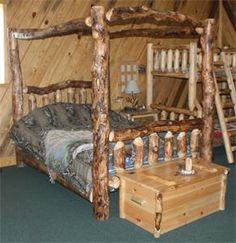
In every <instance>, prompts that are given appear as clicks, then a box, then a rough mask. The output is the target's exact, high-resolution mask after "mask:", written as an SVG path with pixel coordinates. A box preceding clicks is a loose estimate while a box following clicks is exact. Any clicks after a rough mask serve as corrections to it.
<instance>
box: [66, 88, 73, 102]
mask: <svg viewBox="0 0 236 243" xmlns="http://www.w3.org/2000/svg"><path fill="white" fill-rule="evenodd" d="M67 101H68V102H69V103H75V89H74V88H69V89H68V90H67Z"/></svg>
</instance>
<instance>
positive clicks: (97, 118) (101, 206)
mask: <svg viewBox="0 0 236 243" xmlns="http://www.w3.org/2000/svg"><path fill="white" fill-rule="evenodd" d="M91 17H92V36H93V39H94V53H93V65H92V80H93V104H92V122H93V144H94V150H93V167H92V174H93V208H94V214H95V217H96V219H98V220H106V219H108V218H109V202H110V199H109V192H108V178H109V173H108V156H109V141H108V137H109V127H110V126H109V119H108V105H109V96H108V92H109V90H108V89H109V87H108V84H109V80H108V79H109V72H108V65H109V37H108V31H107V27H106V23H105V11H104V8H103V7H101V6H93V7H92V8H91Z"/></svg>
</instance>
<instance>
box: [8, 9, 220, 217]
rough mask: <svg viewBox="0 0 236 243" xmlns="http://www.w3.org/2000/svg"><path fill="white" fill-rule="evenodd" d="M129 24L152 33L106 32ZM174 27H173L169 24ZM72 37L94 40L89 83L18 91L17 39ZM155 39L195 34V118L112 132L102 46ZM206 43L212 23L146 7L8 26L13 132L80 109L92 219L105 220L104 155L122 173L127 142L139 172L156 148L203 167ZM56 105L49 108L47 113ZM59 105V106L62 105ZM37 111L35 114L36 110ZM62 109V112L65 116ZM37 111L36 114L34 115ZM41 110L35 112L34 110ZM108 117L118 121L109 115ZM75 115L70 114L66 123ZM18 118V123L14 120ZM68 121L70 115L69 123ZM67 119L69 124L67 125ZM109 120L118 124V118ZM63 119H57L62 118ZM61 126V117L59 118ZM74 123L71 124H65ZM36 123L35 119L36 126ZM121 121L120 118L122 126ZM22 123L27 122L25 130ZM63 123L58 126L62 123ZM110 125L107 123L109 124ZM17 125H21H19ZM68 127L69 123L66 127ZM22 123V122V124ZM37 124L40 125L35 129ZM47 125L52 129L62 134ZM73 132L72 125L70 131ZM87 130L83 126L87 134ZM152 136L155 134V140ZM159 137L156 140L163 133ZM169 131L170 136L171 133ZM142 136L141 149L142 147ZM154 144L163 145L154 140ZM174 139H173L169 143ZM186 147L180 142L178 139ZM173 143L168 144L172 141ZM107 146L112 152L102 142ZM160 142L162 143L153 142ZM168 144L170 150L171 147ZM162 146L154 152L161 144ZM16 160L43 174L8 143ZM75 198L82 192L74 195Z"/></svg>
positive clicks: (207, 112) (209, 44)
mask: <svg viewBox="0 0 236 243" xmlns="http://www.w3.org/2000/svg"><path fill="white" fill-rule="evenodd" d="M133 21H142V22H145V21H147V22H150V21H151V22H152V23H155V24H156V25H157V28H155V29H154V28H152V29H130V30H122V31H118V32H112V26H114V25H115V24H127V23H131V22H133ZM165 21H166V22H167V23H169V22H171V23H172V25H171V26H166V27H163V26H159V27H158V24H159V23H163V22H165ZM173 25H174V26H173ZM71 34H76V35H79V36H83V35H92V38H93V40H94V52H93V65H92V82H86V81H75V80H69V81H65V82H60V83H57V84H53V85H50V86H48V87H44V88H39V87H32V86H30V87H26V88H23V77H22V72H21V63H20V58H19V49H18V41H21V40H25V41H27V40H37V39H45V38H51V37H56V36H64V35H71ZM130 36H137V37H158V38H188V37H189V38H192V37H197V36H199V37H200V43H201V49H202V69H201V75H202V82H203V119H200V118H198V119H189V120H183V121H156V122H153V123H151V124H148V125H146V126H138V127H137V124H131V123H130V124H129V126H128V127H121V128H120V127H115V128H114V126H113V124H112V121H111V118H110V119H109V116H110V114H111V113H110V111H109V110H110V109H109V41H110V39H113V38H122V37H130ZM213 38H214V20H213V19H207V20H205V21H197V20H196V19H194V18H192V17H189V16H186V15H183V14H180V13H177V12H159V11H156V10H154V9H150V8H147V7H120V8H113V9H110V10H109V11H108V12H105V10H104V8H103V7H102V6H92V7H91V16H89V17H88V18H87V19H86V20H84V19H76V20H73V21H70V22H67V23H63V24H60V25H57V26H52V27H49V28H47V29H14V28H11V29H9V48H10V64H11V72H12V81H13V96H12V103H13V121H14V125H13V130H12V131H13V132H14V131H16V130H14V129H16V128H17V127H18V128H19V127H20V126H21V125H22V124H23V123H24V122H26V123H27V122H29V123H30V121H32V116H31V117H30V115H32V114H33V116H34V117H37V116H40V115H37V114H42V112H44V113H45V110H42V109H46V111H47V112H49V110H50V111H51V112H52V110H53V109H54V111H55V109H57V108H58V106H60V108H58V109H59V110H60V111H61V109H64V110H66V112H67V113H68V112H69V111H71V112H72V113H73V112H74V113H76V112H77V111H78V110H80V109H85V108H86V109H88V110H89V111H90V114H89V116H91V118H92V122H91V124H90V125H91V126H90V128H91V129H90V132H92V138H91V143H92V144H93V152H92V153H93V156H92V163H91V171H92V172H91V173H92V175H91V177H92V181H93V183H92V199H91V198H90V199H91V201H92V202H93V208H94V214H95V217H96V219H98V220H105V219H108V217H109V203H110V201H109V186H111V187H118V185H119V178H118V177H116V176H115V175H114V174H113V175H112V176H111V175H109V168H108V167H109V163H108V161H109V153H112V156H113V164H114V168H115V170H116V171H122V170H124V169H125V167H126V165H125V162H126V158H125V156H126V155H125V146H127V141H133V140H134V142H133V143H132V146H133V147H134V151H135V158H134V167H135V168H137V169H138V168H140V167H141V166H142V165H143V163H144V157H145V155H144V154H145V153H146V154H147V156H148V157H147V163H148V164H153V163H156V162H157V161H158V160H159V157H160V154H161V153H160V152H159V150H162V160H170V159H172V158H173V157H174V158H176V157H178V156H179V157H183V156H186V154H188V155H189V156H190V155H191V156H192V157H198V156H201V158H203V160H204V161H205V163H210V162H212V134H213V114H214V94H215V87H214V82H213V76H212V75H213V74H212V68H213V64H212V63H213V51H212V50H213ZM89 89H92V98H91V101H92V106H89V105H76V104H74V103H86V102H85V101H86V100H89V98H88V97H87V98H86V97H85V96H86V95H85V94H86V93H87V92H86V90H89ZM62 90H68V91H67V98H68V99H67V102H68V104H65V103H61V92H62ZM51 93H53V94H54V96H53V97H54V99H53V102H52V103H55V104H51V105H49V100H50V99H49V95H50V94H51ZM36 95H37V96H41V97H42V104H43V106H44V107H42V108H36V106H37V100H36ZM27 96H28V102H29V110H30V111H32V110H34V111H32V112H36V113H32V112H30V113H29V114H28V115H27V116H24V115H25V114H26V112H25V111H24V109H23V107H24V97H27ZM55 107H56V108H55ZM63 107H64V108H63ZM40 109H41V110H40ZM68 110H69V111H68ZM37 112H38V113H37ZM40 112H41V113H40ZM115 116H118V115H117V114H116V115H115ZM76 117H79V115H78V114H77V113H76V115H75V116H74V118H73V119H76ZM22 119H23V120H22ZM71 119H72V118H71ZM73 119H72V120H73ZM117 119H120V118H119V116H118V118H117ZM62 120H63V119H62ZM63 121H64V120H63ZM73 121H74V120H73ZM36 122H37V121H36ZM124 122H125V121H124ZM29 123H28V125H29ZM52 123H53V122H52ZM62 123H63V122H62ZM110 123H111V124H110ZM19 124H21V125H19ZM73 124H75V123H73ZM22 126H23V125H22ZM42 126H43V125H42ZM63 127H64V126H63V124H61V127H60V126H59V127H57V126H54V127H53V129H62V128H63ZM70 128H72V130H73V128H75V127H73V126H72V127H70ZM88 130H89V129H88ZM200 130H201V134H202V136H201V143H202V146H201V153H200V154H199V147H200V146H199V141H198V140H199V134H200ZM157 133H158V135H157ZM163 134H164V136H163ZM173 134H177V135H178V136H174V137H173ZM145 139H148V142H147V143H148V146H146V147H145ZM159 139H162V141H164V143H163V142H162V143H159ZM174 139H176V140H174ZM187 140H188V141H189V143H191V145H189V144H188V145H186V141H187ZM173 141H175V142H173ZM111 143H113V147H112V152H111V146H110V145H109V144H111ZM160 144H162V145H160ZM174 144H175V145H174ZM161 146H162V147H161ZM16 157H17V163H18V165H21V164H22V162H24V163H26V164H28V165H31V166H33V167H36V168H38V169H40V170H42V171H44V172H45V173H49V170H48V168H47V166H46V164H45V163H44V161H41V160H42V159H41V160H40V159H39V158H38V157H37V156H36V157H35V156H34V155H32V154H31V153H29V151H28V150H27V149H26V148H24V146H20V145H16ZM51 176H52V177H53V178H52V179H56V180H57V181H59V182H60V183H61V184H62V185H64V186H65V187H67V188H69V189H71V190H73V191H75V192H77V193H79V194H80V195H81V192H80V191H79V190H78V188H77V187H76V186H75V185H74V184H73V183H72V182H71V181H68V180H66V179H65V177H64V176H63V175H60V174H59V173H55V172H53V173H52V175H51ZM82 196H83V194H82Z"/></svg>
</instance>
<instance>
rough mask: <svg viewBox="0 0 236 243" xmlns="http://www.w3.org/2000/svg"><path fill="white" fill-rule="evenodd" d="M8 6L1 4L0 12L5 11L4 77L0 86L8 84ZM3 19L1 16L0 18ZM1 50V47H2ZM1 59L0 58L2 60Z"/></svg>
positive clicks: (0, 76) (1, 78) (0, 80)
mask: <svg viewBox="0 0 236 243" xmlns="http://www.w3.org/2000/svg"><path fill="white" fill-rule="evenodd" d="M6 7H7V6H6V4H5V3H2V2H0V11H1V10H2V11H3V56H2V57H3V67H2V70H3V76H2V75H0V85H1V84H6V83H8V69H7V68H8V62H7V22H6V9H7V8H6ZM0 17H1V16H0ZM0 48H1V47H0ZM2 57H0V58H2Z"/></svg>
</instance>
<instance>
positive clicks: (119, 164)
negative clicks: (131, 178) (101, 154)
mask: <svg viewBox="0 0 236 243" xmlns="http://www.w3.org/2000/svg"><path fill="white" fill-rule="evenodd" d="M114 167H115V170H116V172H118V173H119V172H123V171H124V170H125V145H124V143H123V142H121V141H119V142H117V143H116V145H115V147H114Z"/></svg>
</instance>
